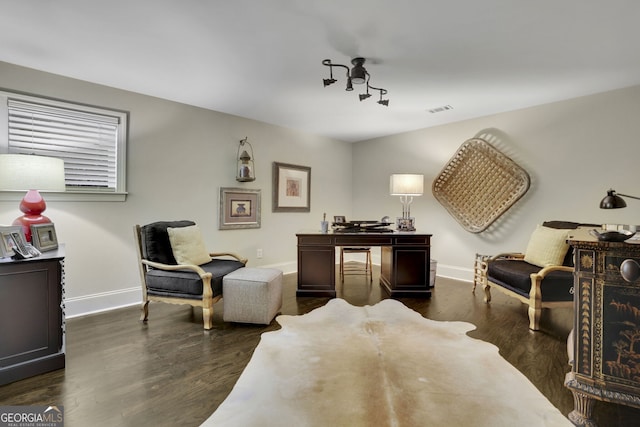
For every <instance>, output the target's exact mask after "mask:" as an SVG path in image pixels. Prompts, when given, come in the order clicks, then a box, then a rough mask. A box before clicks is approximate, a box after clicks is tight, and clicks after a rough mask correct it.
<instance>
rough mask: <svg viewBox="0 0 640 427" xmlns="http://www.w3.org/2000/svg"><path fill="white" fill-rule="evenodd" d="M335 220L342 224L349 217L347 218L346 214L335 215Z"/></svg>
mask: <svg viewBox="0 0 640 427" xmlns="http://www.w3.org/2000/svg"><path fill="white" fill-rule="evenodd" d="M333 222H335V223H336V224H342V223H345V222H347V219H346V218H345V216H344V215H335V216H334V217H333Z"/></svg>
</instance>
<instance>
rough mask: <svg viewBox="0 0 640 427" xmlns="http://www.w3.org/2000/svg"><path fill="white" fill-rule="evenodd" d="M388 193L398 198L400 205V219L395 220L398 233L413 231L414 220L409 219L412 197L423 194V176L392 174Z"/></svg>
mask: <svg viewBox="0 0 640 427" xmlns="http://www.w3.org/2000/svg"><path fill="white" fill-rule="evenodd" d="M389 193H390V194H391V195H392V196H400V203H402V217H401V218H398V219H397V220H396V226H397V229H398V230H399V231H415V224H414V222H415V221H414V218H412V217H411V211H410V208H411V203H412V202H413V197H414V196H422V194H423V193H424V175H422V174H393V175H391V179H390V181H389Z"/></svg>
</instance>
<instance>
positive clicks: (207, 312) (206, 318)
mask: <svg viewBox="0 0 640 427" xmlns="http://www.w3.org/2000/svg"><path fill="white" fill-rule="evenodd" d="M202 320H203V323H204V329H205V330H207V331H208V330H209V329H212V328H213V308H206V307H202Z"/></svg>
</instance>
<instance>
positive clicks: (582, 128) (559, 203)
mask: <svg viewBox="0 0 640 427" xmlns="http://www.w3.org/2000/svg"><path fill="white" fill-rule="evenodd" d="M639 113H640V86H635V87H631V88H628V89H623V90H616V91H611V92H607V93H602V94H597V95H591V96H585V97H581V98H577V99H572V100H568V101H563V102H557V103H553V104H547V105H542V106H538V107H533V108H527V109H523V110H518V111H512V112H506V113H502V114H497V115H493V116H487V117H483V118H480V119H475V120H468V121H464V122H459V123H453V124H450V125H445V126H438V127H434V128H429V129H422V130H418V131H414V132H408V133H403V134H399V135H393V136H389V137H385V138H379V139H375V140H371V141H364V142H360V143H357V144H355V145H354V152H353V159H354V163H353V172H354V174H353V177H354V181H353V182H354V183H353V194H354V199H353V207H354V215H355V216H364V215H366V216H370V217H374V218H378V217H382V216H383V215H389V216H391V217H396V216H400V214H401V212H402V211H401V205H400V203H399V199H398V198H397V197H392V196H389V194H388V191H389V190H388V188H389V175H391V174H392V173H423V174H424V175H425V194H424V196H422V197H416V198H415V199H414V202H413V204H412V207H411V213H412V216H415V218H416V222H417V227H418V229H419V230H420V231H425V232H430V233H433V240H432V255H433V257H434V258H435V259H436V260H437V261H438V275H443V276H451V277H458V278H465V279H468V280H471V279H472V268H473V260H474V258H475V254H476V253H482V254H497V253H500V252H510V251H524V250H525V249H526V245H527V242H528V240H529V236H530V234H531V232H532V231H533V229H534V228H535V225H536V224H539V223H541V222H543V221H545V220H553V219H557V220H569V221H579V222H593V223H596V224H599V223H606V224H639V223H640V201H637V200H633V199H628V200H627V205H628V207H627V208H625V209H617V210H602V209H599V207H598V204H599V202H600V200H601V199H602V198H603V197H604V196H605V195H606V191H607V190H608V189H609V188H614V189H615V190H617V191H618V192H620V193H624V194H631V195H637V196H640V168H639V167H638V164H639V161H640V141H639V138H640V136H639V135H640V120H639V116H638V114H639ZM442 114H446V113H442ZM476 136H483V137H484V138H487V139H488V140H489V141H490V142H492V143H493V144H494V146H496V148H498V149H500V150H501V151H502V152H503V153H505V154H506V155H508V156H509V157H510V158H511V159H513V160H514V161H515V162H516V163H518V164H519V165H520V166H522V167H523V168H524V169H525V170H527V172H528V173H529V175H530V176H531V188H530V189H529V191H528V192H527V194H526V195H525V196H524V197H523V198H522V199H520V201H518V202H517V204H516V205H515V206H514V207H513V208H512V209H510V210H509V211H508V212H507V213H506V214H505V215H503V216H502V217H501V219H500V220H499V221H498V222H496V223H495V224H494V225H493V226H492V227H490V228H489V229H488V230H487V231H485V232H483V233H480V234H473V233H469V232H467V231H465V230H464V229H463V228H462V227H461V226H460V225H459V224H458V222H457V221H455V220H454V219H453V217H452V216H450V215H449V214H448V212H447V211H446V209H445V208H444V207H443V206H442V205H441V204H440V203H439V202H438V201H437V200H436V199H435V197H434V196H433V194H432V191H431V185H432V183H433V180H434V178H435V177H436V176H437V175H438V174H439V173H440V171H441V170H442V168H443V167H444V165H445V164H446V163H447V162H448V161H449V160H450V158H451V157H452V156H453V154H454V153H455V152H456V151H457V150H458V148H459V147H460V145H461V144H462V143H463V142H464V141H465V140H467V139H469V138H473V137H476ZM372 165H375V167H373V166H372Z"/></svg>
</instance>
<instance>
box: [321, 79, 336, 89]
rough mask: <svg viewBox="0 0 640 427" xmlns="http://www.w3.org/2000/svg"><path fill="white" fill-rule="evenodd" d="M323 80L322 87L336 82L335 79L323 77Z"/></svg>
mask: <svg viewBox="0 0 640 427" xmlns="http://www.w3.org/2000/svg"><path fill="white" fill-rule="evenodd" d="M323 81H324V87H327V86H329V85H332V84H334V83H335V82H337V80H336V79H323Z"/></svg>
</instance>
